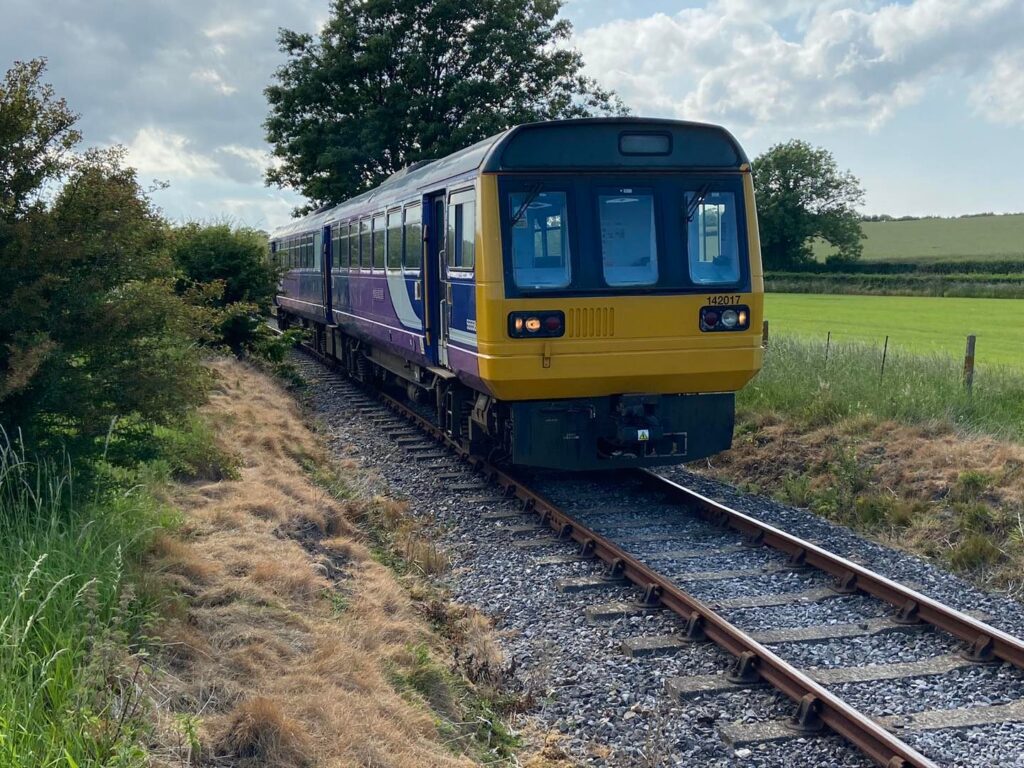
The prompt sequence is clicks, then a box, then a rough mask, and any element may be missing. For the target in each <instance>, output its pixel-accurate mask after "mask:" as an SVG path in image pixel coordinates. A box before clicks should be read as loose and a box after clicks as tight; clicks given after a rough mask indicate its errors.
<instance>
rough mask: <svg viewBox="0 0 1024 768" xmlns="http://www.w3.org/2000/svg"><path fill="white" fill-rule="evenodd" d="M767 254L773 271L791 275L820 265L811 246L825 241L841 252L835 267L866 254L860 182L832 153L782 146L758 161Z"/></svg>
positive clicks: (756, 184)
mask: <svg viewBox="0 0 1024 768" xmlns="http://www.w3.org/2000/svg"><path fill="white" fill-rule="evenodd" d="M753 166H754V192H755V195H756V197H757V217H758V229H759V231H760V234H761V253H762V256H763V259H764V265H765V267H766V268H767V269H786V268H789V267H793V266H797V265H799V264H804V263H807V262H810V261H813V260H814V255H813V253H812V251H811V243H812V241H813V239H814V238H817V237H820V238H822V239H823V240H825V241H826V242H828V243H830V244H831V245H832V246H833V247H834V248H835V249H836V252H835V253H834V254H833V255H832V256H830V257H829V260H830V261H833V260H842V261H854V260H856V259H859V258H860V256H861V253H862V251H863V246H862V245H861V240H862V239H863V238H864V234H863V232H862V231H861V224H860V217H859V215H858V214H857V212H856V210H855V209H856V206H858V205H861V204H863V202H864V191H863V190H862V189H861V186H860V181H859V180H858V179H857V177H856V176H854V175H853V174H852V173H850V172H849V171H840V170H839V167H838V166H837V165H836V161H835V158H833V157H832V153H831V152H829V151H828V150H826V149H822V148H820V147H813V146H811V145H810V144H809V143H807V142H806V141H800V140H793V141H788V142H786V143H784V144H776V145H775V146H774V147H772V148H771V149H769V150H768V151H767V152H765V153H764V154H763V155H761V156H760V157H758V158H757V159H756V160H754V163H753Z"/></svg>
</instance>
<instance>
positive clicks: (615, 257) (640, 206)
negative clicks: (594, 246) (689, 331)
mask: <svg viewBox="0 0 1024 768" xmlns="http://www.w3.org/2000/svg"><path fill="white" fill-rule="evenodd" d="M597 207H598V212H599V214H600V217H601V260H602V263H603V265H604V281H605V282H606V283H607V284H608V285H611V286H627V285H653V284H654V283H656V282H658V246H657V239H656V234H655V228H654V193H653V192H652V191H651V190H649V189H635V188H622V189H616V190H614V191H613V190H604V191H603V192H602V194H599V195H598V196H597Z"/></svg>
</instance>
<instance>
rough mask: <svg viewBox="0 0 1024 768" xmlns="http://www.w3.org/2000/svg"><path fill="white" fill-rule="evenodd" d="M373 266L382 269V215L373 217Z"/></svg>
mask: <svg viewBox="0 0 1024 768" xmlns="http://www.w3.org/2000/svg"><path fill="white" fill-rule="evenodd" d="M373 268H374V269H384V217H383V216H374V217H373Z"/></svg>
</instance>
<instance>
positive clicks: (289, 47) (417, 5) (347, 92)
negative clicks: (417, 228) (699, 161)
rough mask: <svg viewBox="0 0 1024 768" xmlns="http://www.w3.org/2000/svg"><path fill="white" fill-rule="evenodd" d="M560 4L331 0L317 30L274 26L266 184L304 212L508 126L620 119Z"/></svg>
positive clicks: (547, 0) (619, 108) (557, 0)
mask: <svg viewBox="0 0 1024 768" xmlns="http://www.w3.org/2000/svg"><path fill="white" fill-rule="evenodd" d="M561 5H562V0H334V4H333V7H332V12H331V17H330V19H329V20H328V22H327V24H326V25H325V26H324V28H323V30H322V32H321V33H320V36H319V38H318V39H315V38H314V37H313V36H312V35H309V34H303V33H299V32H293V31H290V30H282V31H281V33H280V37H279V44H280V47H281V50H282V51H283V52H284V53H285V54H287V56H288V61H287V62H286V63H285V64H284V65H283V66H281V67H280V68H279V69H278V71H277V73H276V75H275V78H274V82H273V83H272V84H271V85H270V86H269V87H268V88H267V89H266V96H267V100H268V101H269V103H270V115H269V116H268V118H267V120H266V123H265V127H266V132H267V139H268V141H269V142H270V143H271V144H272V145H273V151H274V155H275V157H276V158H277V159H278V162H277V164H276V165H275V166H274V167H272V168H271V169H270V170H269V171H268V173H267V180H268V182H270V183H274V184H277V185H279V186H287V187H292V188H294V189H296V190H298V191H300V192H301V193H302V194H304V195H305V196H306V197H307V198H308V199H309V200H310V203H311V205H310V207H315V206H317V205H321V204H324V203H331V202H338V201H340V200H343V199H345V198H348V197H351V196H353V195H355V194H358V193H359V192H361V191H363V190H366V189H368V188H370V187H372V186H374V185H376V184H378V183H380V181H381V180H383V179H384V178H386V177H387V176H388V175H389V174H391V173H393V172H395V171H396V170H398V169H400V168H402V167H404V166H405V165H408V164H409V163H412V162H415V161H417V160H422V159H426V158H432V157H442V156H444V155H446V154H449V153H451V152H453V151H455V150H457V149H459V148H461V147H464V146H467V145H469V144H472V143H474V142H476V141H479V140H481V139H484V138H486V137H488V136H490V135H493V134H495V133H497V132H499V131H501V130H503V129H505V128H507V127H509V126H511V125H515V124H517V123H523V122H530V121H534V120H549V119H554V118H562V117H583V116H588V115H594V114H625V113H626V112H627V111H628V110H627V109H626V108H625V106H624V105H623V104H622V102H621V101H620V100H619V99H618V97H616V96H615V95H614V94H612V93H611V92H609V91H606V90H603V89H601V88H600V87H599V86H598V85H597V83H596V82H595V81H594V80H592V79H590V78H588V77H585V76H584V75H583V74H582V68H583V60H582V57H581V56H580V54H579V52H577V51H575V50H571V49H569V48H567V47H565V45H564V43H565V42H566V41H567V40H568V38H569V35H570V33H571V31H572V27H571V25H570V24H569V22H568V21H566V20H564V19H558V18H557V15H558V11H559V9H560V7H561Z"/></svg>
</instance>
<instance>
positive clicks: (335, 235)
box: [331, 222, 341, 270]
mask: <svg viewBox="0 0 1024 768" xmlns="http://www.w3.org/2000/svg"><path fill="white" fill-rule="evenodd" d="M340 258H341V225H340V224H338V223H337V222H335V223H334V224H332V225H331V269H332V270H336V269H337V268H338V259H340Z"/></svg>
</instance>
